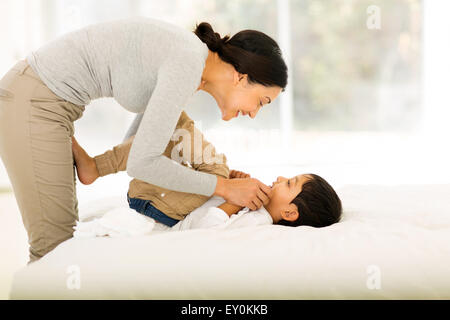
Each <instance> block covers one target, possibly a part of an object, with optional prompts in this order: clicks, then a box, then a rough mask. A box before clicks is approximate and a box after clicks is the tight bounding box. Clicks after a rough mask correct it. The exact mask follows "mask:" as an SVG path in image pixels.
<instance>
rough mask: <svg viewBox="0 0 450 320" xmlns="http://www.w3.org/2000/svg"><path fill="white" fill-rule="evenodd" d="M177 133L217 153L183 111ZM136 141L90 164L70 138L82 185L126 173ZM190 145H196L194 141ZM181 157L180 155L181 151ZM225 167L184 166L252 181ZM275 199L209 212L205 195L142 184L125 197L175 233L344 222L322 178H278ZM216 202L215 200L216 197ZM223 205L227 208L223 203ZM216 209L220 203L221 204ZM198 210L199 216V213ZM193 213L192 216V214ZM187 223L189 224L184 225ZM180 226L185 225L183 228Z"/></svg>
mask: <svg viewBox="0 0 450 320" xmlns="http://www.w3.org/2000/svg"><path fill="white" fill-rule="evenodd" d="M176 129H185V130H187V132H189V133H191V134H190V137H191V138H192V139H193V137H194V136H196V135H197V137H201V139H202V140H201V141H202V149H203V150H205V149H206V148H208V150H210V151H211V155H212V156H215V149H214V147H213V146H212V145H211V144H210V143H209V142H207V141H205V140H204V139H203V135H202V134H201V133H200V132H199V131H198V129H197V128H195V126H194V122H193V121H192V120H191V119H190V118H189V117H188V116H187V114H186V113H185V112H184V111H183V112H182V114H181V116H180V119H179V121H178V123H177V127H176ZM133 138H134V137H131V138H130V139H128V140H127V141H125V142H124V143H122V144H120V145H118V146H116V147H114V148H113V150H109V151H107V152H105V153H104V154H102V155H98V156H95V157H94V158H91V157H90V156H89V155H88V154H87V153H86V152H85V151H84V150H83V148H81V146H79V144H78V143H77V141H76V140H75V138H72V142H73V143H72V149H73V154H74V158H75V163H76V167H77V174H78V177H79V179H80V181H81V182H82V183H83V184H90V183H93V182H94V181H95V180H96V179H97V178H98V177H101V176H105V175H107V174H111V173H115V172H118V171H124V170H126V163H127V158H128V153H129V151H130V148H131V145H132V142H133ZM191 142H192V143H191V144H190V145H191V146H192V145H194V144H193V141H191ZM173 148H175V142H174V141H171V142H170V143H169V144H168V146H167V148H166V150H165V153H164V154H165V155H166V156H168V157H170V155H171V154H172V150H173ZM180 152H181V153H182V150H181V151H180ZM181 156H182V157H183V159H188V160H191V159H193V151H192V152H191V155H190V157H189V155H181ZM222 159H223V161H222V163H213V164H206V163H201V164H195V161H186V162H183V163H182V165H186V166H190V167H191V168H192V169H193V170H199V171H204V172H208V173H212V174H216V175H220V176H222V177H225V178H231V179H233V178H249V177H250V175H248V174H246V173H243V172H240V171H234V170H232V171H231V172H230V170H229V169H228V167H227V165H226V158H225V156H223V155H222ZM272 189H273V193H272V197H271V199H270V202H269V203H268V204H267V205H264V206H261V208H260V209H258V210H255V211H248V209H247V208H242V207H238V206H235V205H233V204H230V203H227V202H224V203H222V204H220V205H218V206H212V207H209V208H205V207H202V205H203V204H204V203H205V202H206V201H207V200H208V199H209V198H210V197H206V196H202V195H197V194H191V193H183V192H177V191H172V190H167V189H163V188H160V187H158V186H155V185H152V184H149V183H146V182H144V181H141V180H138V179H133V180H132V181H131V182H130V187H129V191H128V195H127V199H128V203H129V206H130V208H132V209H134V210H136V211H137V212H139V213H141V214H144V215H146V216H148V217H151V218H153V219H155V220H156V222H159V223H162V224H163V225H165V226H167V227H174V229H178V230H182V229H192V228H203V227H225V228H228V227H238V226H247V225H261V224H272V223H273V224H280V225H286V226H299V225H309V226H313V227H324V226H328V225H330V224H333V223H335V222H338V221H339V219H340V216H341V211H342V208H341V202H340V199H339V197H338V196H337V194H336V192H335V191H334V190H333V188H332V187H331V186H330V185H329V184H328V183H327V182H326V181H325V180H324V179H323V178H321V177H320V176H318V175H315V174H303V175H298V176H296V177H293V178H291V179H286V178H283V177H278V179H277V180H276V181H275V182H274V183H273V184H272ZM216 198H217V197H216ZM219 202H223V199H222V200H221V201H220V200H219ZM217 204H218V203H217ZM197 208H198V210H195V209H197ZM191 212H192V214H190V213H191ZM185 218H186V219H185ZM180 221H181V223H179V222H180ZM163 229H164V228H163Z"/></svg>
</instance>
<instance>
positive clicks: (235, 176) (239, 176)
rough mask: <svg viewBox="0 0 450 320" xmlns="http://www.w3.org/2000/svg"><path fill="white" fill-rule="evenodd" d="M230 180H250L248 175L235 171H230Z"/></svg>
mask: <svg viewBox="0 0 450 320" xmlns="http://www.w3.org/2000/svg"><path fill="white" fill-rule="evenodd" d="M229 177H230V179H244V178H250V175H249V174H248V173H245V172H242V171H237V170H231V171H230V176H229Z"/></svg>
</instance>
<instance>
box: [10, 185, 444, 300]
mask: <svg viewBox="0 0 450 320" xmlns="http://www.w3.org/2000/svg"><path fill="white" fill-rule="evenodd" d="M338 194H339V196H340V197H341V200H342V202H343V205H344V213H343V217H342V220H341V222H340V223H337V224H334V225H332V226H329V227H326V228H320V229H316V228H312V227H306V226H302V227H297V228H291V227H285V226H277V225H269V226H258V227H245V228H242V229H232V230H208V229H203V230H202V229H195V230H184V231H179V232H164V231H161V232H158V231H155V232H152V233H151V234H148V235H144V236H136V237H119V238H116V237H97V238H91V239H76V238H72V239H69V240H67V241H65V242H63V243H61V244H60V245H59V246H58V247H57V248H55V249H54V250H53V251H52V252H50V253H49V254H47V255H46V256H45V257H44V258H42V259H41V260H39V261H37V262H35V263H32V264H30V265H28V266H25V267H23V268H22V269H20V270H18V271H17V272H16V274H15V276H14V280H13V285H12V289H11V292H10V298H11V299H175V300H177V299H450V201H449V200H448V199H449V198H448V195H449V194H450V185H403V186H401V185H399V186H383V185H349V186H344V187H342V188H339V189H338ZM118 206H126V203H125V200H124V199H123V197H112V198H108V199H105V200H104V201H102V202H100V203H99V204H98V203H97V204H92V205H90V206H89V208H85V209H83V210H81V208H80V218H81V219H88V218H90V217H91V218H92V217H94V216H97V217H98V216H101V215H102V214H104V213H105V212H107V211H108V210H110V209H112V208H117V207H118Z"/></svg>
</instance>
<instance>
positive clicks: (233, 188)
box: [214, 177, 272, 210]
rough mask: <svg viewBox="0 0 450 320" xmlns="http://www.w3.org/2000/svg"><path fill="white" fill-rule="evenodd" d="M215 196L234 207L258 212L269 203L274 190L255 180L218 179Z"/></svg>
mask: <svg viewBox="0 0 450 320" xmlns="http://www.w3.org/2000/svg"><path fill="white" fill-rule="evenodd" d="M214 194H215V195H218V196H221V197H222V198H224V199H225V200H226V201H227V202H229V203H232V204H234V205H237V206H241V207H247V208H249V209H250V210H256V209H259V208H260V207H261V206H262V205H266V204H268V203H269V201H270V197H271V196H272V189H271V188H270V187H268V186H266V185H265V184H264V183H262V182H261V181H259V180H258V179H255V178H245V179H224V178H222V177H217V186H216V191H215V192H214Z"/></svg>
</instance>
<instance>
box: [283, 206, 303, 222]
mask: <svg viewBox="0 0 450 320" xmlns="http://www.w3.org/2000/svg"><path fill="white" fill-rule="evenodd" d="M282 216H283V219H284V220H287V221H295V220H297V219H298V216H299V213H298V210H297V206H296V205H292V204H291V205H290V206H289V208H288V209H287V210H284V211H283V213H282Z"/></svg>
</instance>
